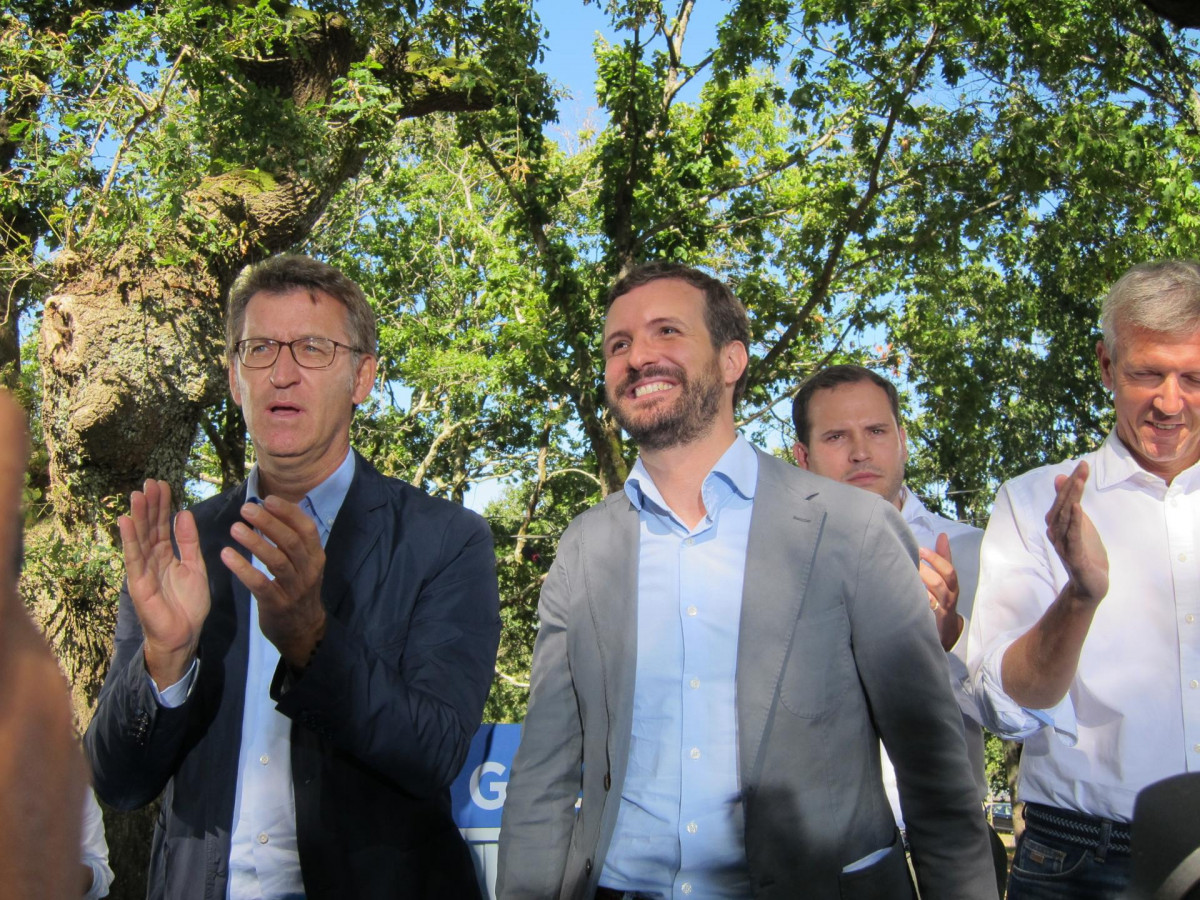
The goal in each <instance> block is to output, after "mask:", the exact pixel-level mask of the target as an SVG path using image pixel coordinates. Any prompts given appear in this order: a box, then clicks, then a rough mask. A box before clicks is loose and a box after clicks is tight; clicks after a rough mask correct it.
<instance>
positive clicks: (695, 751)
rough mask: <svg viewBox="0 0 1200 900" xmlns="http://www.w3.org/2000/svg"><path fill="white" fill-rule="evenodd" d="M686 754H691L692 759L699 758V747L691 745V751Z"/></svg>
mask: <svg viewBox="0 0 1200 900" xmlns="http://www.w3.org/2000/svg"><path fill="white" fill-rule="evenodd" d="M688 755H689V756H691V758H692V759H699V758H700V748H699V747H693V748H692V751H691V753H689V754H688Z"/></svg>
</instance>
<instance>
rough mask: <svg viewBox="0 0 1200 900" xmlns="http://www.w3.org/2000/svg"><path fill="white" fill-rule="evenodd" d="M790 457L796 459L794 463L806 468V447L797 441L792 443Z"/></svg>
mask: <svg viewBox="0 0 1200 900" xmlns="http://www.w3.org/2000/svg"><path fill="white" fill-rule="evenodd" d="M792 458H793V459H795V460H796V465H798V466H799V467H800V468H802V469H807V468H808V448H807V447H805V446H804V445H803V444H802V443H800V442H799V441H796V443H794V444H792Z"/></svg>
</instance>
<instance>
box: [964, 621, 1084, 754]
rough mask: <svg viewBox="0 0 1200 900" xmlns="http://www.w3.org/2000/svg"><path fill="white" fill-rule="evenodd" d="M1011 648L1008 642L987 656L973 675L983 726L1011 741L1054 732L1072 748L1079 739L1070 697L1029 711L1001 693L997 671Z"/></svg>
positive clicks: (1001, 684) (1001, 680)
mask: <svg viewBox="0 0 1200 900" xmlns="http://www.w3.org/2000/svg"><path fill="white" fill-rule="evenodd" d="M1012 644H1013V641H1008V642H1007V643H1004V644H1002V645H1001V646H999V647H996V648H994V649H993V650H992V651H991V652H990V653H988V654H987V655H986V656H985V657H984V660H983V665H981V666H980V667H979V671H978V673H977V675H976V679H975V701H976V703H977V705H978V707H979V712H980V713H981V714H982V716H983V720H984V721H983V724H984V725H986V726H987V727H988V728H989V729H991V730H992V731H994V732H995V733H996V734H997V735H999V736H1000V737H1002V738H1005V739H1006V740H1010V741H1021V740H1024V739H1025V738H1027V737H1030V736H1031V735H1033V734H1036V733H1037V732H1039V731H1041V730H1042V729H1043V728H1053V729H1054V732H1055V733H1056V734H1057V735H1058V736H1059V737H1061V738H1062V740H1063V741H1064V742H1065V743H1066V745H1067V746H1068V747H1074V746H1075V742H1076V741H1077V740H1078V737H1079V727H1078V725H1077V724H1076V721H1075V704H1074V703H1073V702H1071V695H1070V693H1068V694H1067V695H1066V696H1065V697H1063V698H1062V700H1060V701H1059V702H1058V703H1057V705H1055V706H1052V707H1050V708H1049V709H1029V708H1028V707H1025V706H1021V705H1020V704H1019V703H1017V702H1016V701H1015V700H1013V699H1012V697H1010V696H1008V694H1006V693H1005V692H1004V682H1003V679H1002V678H1001V674H1000V673H1001V669H1000V667H1001V664H1002V663H1003V661H1004V654H1005V652H1007V650H1008V648H1009V647H1011V646H1012Z"/></svg>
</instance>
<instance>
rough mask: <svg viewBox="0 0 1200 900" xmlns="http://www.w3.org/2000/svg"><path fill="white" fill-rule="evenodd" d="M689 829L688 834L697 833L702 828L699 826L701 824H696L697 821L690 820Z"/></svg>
mask: <svg viewBox="0 0 1200 900" xmlns="http://www.w3.org/2000/svg"><path fill="white" fill-rule="evenodd" d="M687 830H688V834H695V833H696V832H697V831H699V830H700V828H699V826H697V825H696V823H695V822H688V824H687Z"/></svg>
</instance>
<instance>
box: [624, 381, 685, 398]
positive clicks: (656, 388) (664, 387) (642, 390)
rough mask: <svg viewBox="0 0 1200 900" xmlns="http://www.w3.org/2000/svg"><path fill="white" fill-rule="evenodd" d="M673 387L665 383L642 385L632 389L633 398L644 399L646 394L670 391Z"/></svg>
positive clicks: (657, 382) (656, 382)
mask: <svg viewBox="0 0 1200 900" xmlns="http://www.w3.org/2000/svg"><path fill="white" fill-rule="evenodd" d="M674 387H675V385H673V384H670V383H668V382H666V381H655V382H653V383H652V384H642V385H639V386H637V387H635V388H634V389H633V396H635V397H645V396H647V395H648V394H657V393H659V392H660V391H669V390H672V389H673V388H674Z"/></svg>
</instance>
